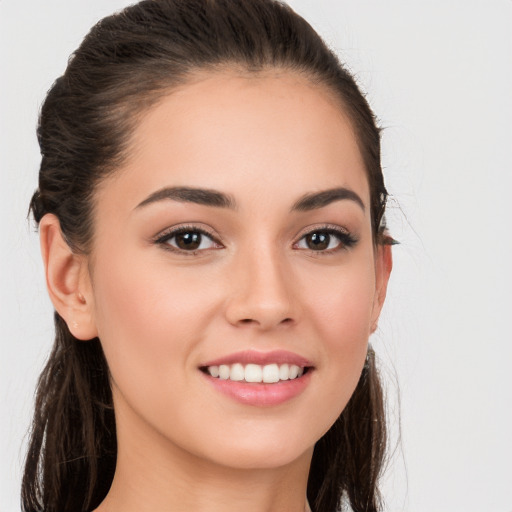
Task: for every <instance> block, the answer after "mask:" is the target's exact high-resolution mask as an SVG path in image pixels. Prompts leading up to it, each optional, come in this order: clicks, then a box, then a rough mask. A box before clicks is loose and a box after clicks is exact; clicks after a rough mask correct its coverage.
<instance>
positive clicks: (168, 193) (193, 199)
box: [137, 187, 236, 209]
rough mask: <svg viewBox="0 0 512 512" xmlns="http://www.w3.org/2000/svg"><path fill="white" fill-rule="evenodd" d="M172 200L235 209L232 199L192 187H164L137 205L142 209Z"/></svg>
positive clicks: (222, 194)
mask: <svg viewBox="0 0 512 512" xmlns="http://www.w3.org/2000/svg"><path fill="white" fill-rule="evenodd" d="M169 199H171V200H173V201H178V202H186V203H196V204H201V205H204V206H213V207H216V208H230V209H235V208H236V202H235V200H234V198H233V197H232V196H230V195H228V194H224V193H223V192H218V191H217V190H209V189H204V188H194V187H166V188H162V189H160V190H157V191H156V192H153V193H152V194H151V195H150V196H149V197H147V198H146V199H144V201H142V202H141V203H139V204H138V205H137V208H142V207H143V206H147V205H149V204H151V203H156V202H158V201H164V200H169Z"/></svg>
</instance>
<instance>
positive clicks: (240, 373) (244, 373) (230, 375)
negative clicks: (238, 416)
mask: <svg viewBox="0 0 512 512" xmlns="http://www.w3.org/2000/svg"><path fill="white" fill-rule="evenodd" d="M207 371H208V373H209V374H210V375H211V376H212V377H214V378H220V379H222V380H228V379H229V380H232V381H243V380H245V382H255V383H258V382H264V383H266V384H273V383H276V382H279V381H283V380H292V379H297V378H299V377H302V375H303V374H304V368H301V367H299V366H297V365H295V364H286V363H285V364H281V365H278V364H275V363H273V364H267V365H265V366H261V365H259V364H247V365H245V366H244V365H242V364H240V363H235V364H233V365H227V364H221V365H220V366H208V367H207Z"/></svg>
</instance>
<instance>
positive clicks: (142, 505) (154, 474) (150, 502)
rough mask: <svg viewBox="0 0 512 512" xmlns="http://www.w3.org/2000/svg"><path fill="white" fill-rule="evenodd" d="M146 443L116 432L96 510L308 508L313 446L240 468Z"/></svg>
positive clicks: (293, 511) (276, 511)
mask: <svg viewBox="0 0 512 512" xmlns="http://www.w3.org/2000/svg"><path fill="white" fill-rule="evenodd" d="M133 440H136V442H133ZM147 441H148V440H147V439H143V438H141V437H139V436H133V435H130V436H129V437H125V436H123V435H122V433H121V432H118V458H117V465H116V472H115V476H114V480H113V483H112V486H111V488H110V490H109V493H108V495H107V497H106V498H105V500H104V501H103V503H102V504H101V505H100V507H99V508H98V509H97V510H96V512H121V511H122V512H135V511H137V512H146V511H147V512H149V511H151V512H155V511H158V512H190V511H191V510H193V511H194V512H203V511H204V512H221V511H222V512H235V511H236V512H239V511H240V510H243V511H244V512H281V511H283V510H286V511H290V512H304V511H307V510H308V508H307V501H306V488H307V479H308V473H309V466H310V463H311V457H312V454H313V449H312V448H311V449H310V450H308V451H306V452H305V453H303V454H302V455H301V456H300V457H299V458H298V459H296V460H294V461H292V462H291V463H289V464H287V465H285V466H281V467H277V468H276V467H272V468H243V469H241V468H231V467H226V466H222V465H219V464H216V463H214V462H210V461H207V460H204V459H201V458H198V457H196V456H194V455H192V454H190V453H189V452H186V451H185V450H182V449H181V448H179V447H176V446H175V445H169V442H168V440H166V439H159V440H158V441H157V442H156V443H155V439H152V440H151V442H149V443H148V442H147Z"/></svg>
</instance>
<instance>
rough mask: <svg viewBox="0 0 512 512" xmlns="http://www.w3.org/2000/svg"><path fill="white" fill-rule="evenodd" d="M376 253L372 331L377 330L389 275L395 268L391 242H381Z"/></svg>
mask: <svg viewBox="0 0 512 512" xmlns="http://www.w3.org/2000/svg"><path fill="white" fill-rule="evenodd" d="M376 251H377V252H376V255H375V296H374V299H373V310H372V322H371V332H372V333H373V332H375V330H376V329H377V324H378V321H379V316H380V312H381V310H382V306H383V305H384V300H385V298H386V292H387V289H388V282H389V276H390V274H391V269H392V268H393V256H392V253H391V245H390V244H379V245H378V246H377V250H376Z"/></svg>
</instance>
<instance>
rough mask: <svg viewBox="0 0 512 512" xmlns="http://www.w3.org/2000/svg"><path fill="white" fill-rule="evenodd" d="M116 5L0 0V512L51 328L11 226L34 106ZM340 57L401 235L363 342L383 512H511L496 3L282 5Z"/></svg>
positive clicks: (21, 213) (13, 494) (503, 121)
mask: <svg viewBox="0 0 512 512" xmlns="http://www.w3.org/2000/svg"><path fill="white" fill-rule="evenodd" d="M128 3H129V2H127V1H122V0H44V2H43V1H40V0H25V1H23V0H0V92H1V94H0V122H1V124H0V130H1V132H0V173H1V174H0V219H1V222H0V237H1V238H0V258H1V260H0V263H1V264H0V299H1V304H0V326H1V333H2V339H1V345H0V347H1V348H0V350H1V352H0V364H1V368H0V372H1V373H0V375H1V377H0V378H1V382H0V384H1V385H0V403H1V424H0V461H1V462H0V464H1V466H0V511H1V512H10V511H16V510H19V499H18V494H19V491H18V489H19V481H20V474H21V473H20V471H21V470H20V468H21V464H22V460H23V454H24V447H25V446H24V442H25V441H24V439H25V432H26V430H27V428H28V425H29V421H30V414H31V408H32V394H33V390H34V387H35V383H36V378H37V375H38V373H39V371H40V369H41V366H42V364H43V362H44V360H45V358H46V356H47V354H48V351H49V348H50V345H51V338H52V308H51V306H50V303H49V300H48V298H47V296H46V292H45V287H44V281H43V272H42V265H41V262H40V257H39V248H38V240H37V235H35V234H34V233H33V230H32V228H31V227H30V225H29V224H28V223H27V221H26V219H25V215H26V211H27V206H28V202H29V199H30V196H31V193H32V192H33V189H34V188H35V186H36V176H37V168H38V161H39V153H38V147H37V144H36V138H35V124H36V117H37V112H38V108H39V105H40V103H41V101H42V100H43V97H44V94H45V92H46V90H47V89H48V88H49V86H50V84H51V83H52V81H53V80H54V79H55V78H56V77H57V76H58V75H59V74H61V73H62V72H63V70H64V67H65V64H66V60H67V57H68V55H69V54H70V53H71V51H72V50H73V49H74V48H75V47H76V46H77V45H78V44H79V42H80V40H81V38H82V37H83V36H84V35H85V33H86V31H87V30H88V29H89V27H90V26H91V25H92V24H93V23H94V22H95V21H97V20H98V19H99V18H100V17H103V16H104V15H106V14H109V13H110V12H112V11H114V10H116V9H118V8H121V7H123V6H125V5H127V4H128ZM290 3H291V4H292V5H293V6H294V7H295V8H296V9H297V10H298V11H299V12H300V13H301V14H303V15H304V16H305V17H306V18H307V19H308V20H309V21H310V22H311V23H312V24H313V25H314V26H315V27H316V28H317V29H318V30H319V31H320V33H321V34H322V35H323V36H324V37H325V38H326V40H327V41H328V43H329V44H330V45H332V46H333V47H334V48H335V49H337V51H338V52H339V53H340V55H341V57H342V59H343V60H344V61H345V62H346V63H348V65H349V67H350V68H351V69H352V71H353V72H354V73H355V75H356V76H357V79H358V81H359V82H360V84H361V86H362V87H363V89H364V90H365V91H366V92H367V93H368V97H369V100H370V102H371V104H372V105H373V107H374V109H375V111H376V112H377V114H378V115H379V117H380V120H381V124H382V126H383V127H385V130H384V132H383V162H384V167H385V173H386V177H387V183H388V187H389V189H390V191H391V193H392V194H393V196H394V198H395V200H394V201H393V202H392V203H391V210H390V214H389V220H390V224H391V228H392V232H393V234H394V235H395V237H396V238H398V239H399V240H401V242H402V245H400V246H398V247H396V248H395V251H394V257H395V269H394V275H393V276H392V280H391V286H390V291H389V297H388V303H387V305H386V307H385V311H384V315H383V318H382V321H381V323H380V329H379V332H378V333H377V334H376V335H375V336H374V339H373V343H374V345H375V346H376V348H377V351H378V352H379V354H380V355H381V357H382V359H383V364H384V366H385V369H384V370H383V373H384V377H385V380H386V381H387V388H388V394H389V402H390V414H391V422H392V432H393V440H394V441H396V439H397V435H398V431H399V429H398V415H397V411H398V398H397V386H396V384H395V381H396V380H398V383H399V388H400V393H401V423H402V441H401V448H398V449H397V450H396V451H395V455H394V457H393V459H392V463H391V464H390V467H389V471H388V473H387V476H386V478H385V481H384V495H385V498H386V501H387V508H386V510H388V511H390V512H395V511H407V512H510V511H512V489H511V487H512V442H511V438H512V400H511V398H512V371H511V363H512V348H511V345H512V343H511V342H512V335H511V329H510V318H511V317H512V299H511V289H512V272H511V270H510V268H511V263H510V262H511V261H512V244H511V236H512V222H511V219H512V206H511V204H512V203H511V200H510V195H511V191H512V149H511V148H512V133H511V122H512V100H511V91H512V38H511V28H512V25H511V22H512V2H511V1H510V0H480V1H475V0H464V1H463V0H457V1H455V0H452V1H428V2H426V1H422V2H420V1H411V0H391V1H386V2H383V1H382V0H373V1H361V0H357V1H356V0H350V1H342V0H330V1H328V0H316V1H314V0H291V2H290Z"/></svg>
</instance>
